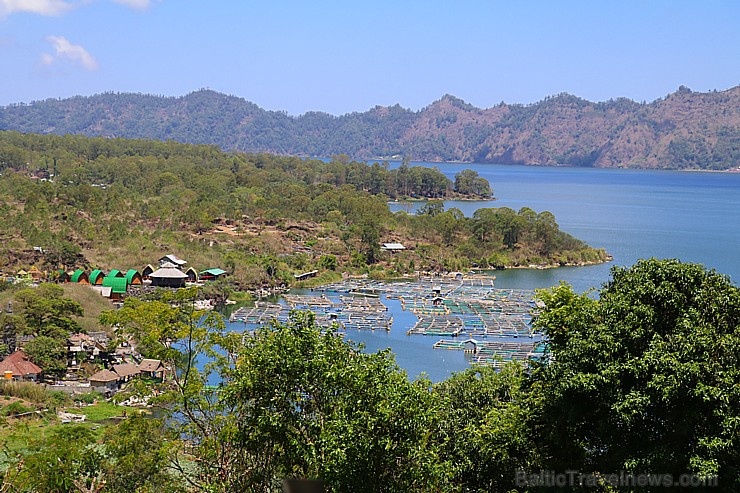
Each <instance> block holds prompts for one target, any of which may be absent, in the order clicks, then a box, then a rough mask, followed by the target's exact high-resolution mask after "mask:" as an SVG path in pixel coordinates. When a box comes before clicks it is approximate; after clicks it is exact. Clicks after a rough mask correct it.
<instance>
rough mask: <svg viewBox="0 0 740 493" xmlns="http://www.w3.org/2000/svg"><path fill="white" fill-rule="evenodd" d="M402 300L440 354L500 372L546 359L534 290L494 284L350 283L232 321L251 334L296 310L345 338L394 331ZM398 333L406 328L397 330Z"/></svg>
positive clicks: (415, 331) (417, 329)
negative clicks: (508, 365) (394, 310)
mask: <svg viewBox="0 0 740 493" xmlns="http://www.w3.org/2000/svg"><path fill="white" fill-rule="evenodd" d="M385 300H397V301H398V302H399V303H400V306H401V309H402V310H403V311H406V312H409V313H413V314H414V315H415V318H416V321H415V323H414V324H413V325H412V326H410V327H403V330H404V331H405V333H406V334H407V335H409V336H416V335H424V336H432V337H437V338H441V337H445V338H447V337H452V338H453V339H452V340H449V339H440V340H438V341H436V342H434V343H432V344H433V347H434V348H435V349H453V350H460V351H465V352H466V354H469V355H470V361H471V362H472V363H476V364H483V365H491V366H498V365H500V364H501V363H502V362H506V361H510V360H526V359H530V358H538V357H541V356H542V354H543V351H544V343H543V342H542V339H543V336H542V334H541V333H538V332H535V331H534V330H533V329H532V317H533V315H534V314H535V313H536V311H537V308H538V307H537V305H536V303H535V301H534V292H533V291H531V290H516V289H497V288H495V287H494V280H493V278H491V277H486V276H479V277H465V278H461V277H460V276H458V277H457V278H451V277H428V278H419V279H415V280H414V281H410V282H408V281H406V282H382V281H373V280H367V279H349V280H345V281H342V282H338V283H333V284H329V285H325V286H321V287H318V288H313V289H312V290H311V291H310V292H307V293H306V294H290V293H289V294H285V295H283V297H282V301H281V303H263V302H257V303H255V305H254V306H253V307H244V308H240V309H239V310H237V311H236V312H234V313H233V314H232V315H231V317H230V321H231V322H243V323H244V324H246V325H247V326H248V327H249V328H256V327H259V326H262V325H267V324H269V323H270V322H272V321H277V322H285V321H287V320H288V319H289V316H290V312H291V311H292V310H310V311H312V312H313V313H314V314H315V316H316V322H317V324H318V325H319V326H321V327H334V328H336V329H338V330H340V331H348V330H385V331H390V330H391V328H392V326H393V321H394V319H393V317H392V314H391V312H390V311H389V309H388V306H386V304H385V303H384V301H385ZM396 330H398V328H397V327H396Z"/></svg>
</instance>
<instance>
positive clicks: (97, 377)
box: [88, 370, 118, 395]
mask: <svg viewBox="0 0 740 493" xmlns="http://www.w3.org/2000/svg"><path fill="white" fill-rule="evenodd" d="M88 381H89V382H90V387H92V388H93V389H94V390H97V391H98V392H100V393H101V394H103V395H110V394H112V393H114V392H116V391H117V390H118V375H117V374H116V373H115V372H112V371H110V370H100V371H99V372H97V373H96V374H94V375H92V376H91V377H90V378H88Z"/></svg>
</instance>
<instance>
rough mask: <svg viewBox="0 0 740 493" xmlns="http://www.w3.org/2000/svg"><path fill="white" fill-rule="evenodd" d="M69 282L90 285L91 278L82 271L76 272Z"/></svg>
mask: <svg viewBox="0 0 740 493" xmlns="http://www.w3.org/2000/svg"><path fill="white" fill-rule="evenodd" d="M69 280H70V282H76V283H78V284H90V276H89V275H88V274H87V272H85V271H84V270H82V269H77V270H76V271H74V272H73V273H72V276H71V277H70V278H69Z"/></svg>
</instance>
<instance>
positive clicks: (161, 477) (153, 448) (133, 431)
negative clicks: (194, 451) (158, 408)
mask: <svg viewBox="0 0 740 493" xmlns="http://www.w3.org/2000/svg"><path fill="white" fill-rule="evenodd" d="M170 431H171V430H168V429H167V428H166V427H165V423H164V420H162V419H159V418H153V417H149V416H132V417H130V418H128V419H126V420H124V421H122V422H121V423H120V424H119V425H118V426H115V427H111V428H108V429H107V430H106V432H105V437H104V444H105V449H104V456H105V459H106V461H105V462H104V463H103V464H102V465H101V469H103V478H104V480H105V489H104V490H103V492H104V493H129V492H141V493H143V492H155V491H156V492H160V493H164V492H167V493H172V492H180V491H182V492H184V491H186V490H185V488H184V487H183V484H182V481H180V479H179V478H177V477H176V476H175V475H174V474H173V471H172V470H171V469H170V468H169V466H170V465H171V461H172V454H173V452H174V451H175V446H176V445H175V444H177V439H176V438H175V437H171V436H169V435H168V433H169V432H170Z"/></svg>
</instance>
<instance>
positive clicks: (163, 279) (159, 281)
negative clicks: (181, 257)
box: [149, 262, 188, 288]
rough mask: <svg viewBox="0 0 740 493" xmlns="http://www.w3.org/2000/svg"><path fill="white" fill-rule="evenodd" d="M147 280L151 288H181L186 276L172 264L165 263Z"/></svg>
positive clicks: (183, 285)
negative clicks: (149, 281) (150, 283)
mask: <svg viewBox="0 0 740 493" xmlns="http://www.w3.org/2000/svg"><path fill="white" fill-rule="evenodd" d="M149 278H150V279H151V280H152V286H159V287H164V288H183V287H185V280H186V279H187V278H188V276H187V275H185V273H184V272H183V271H181V270H180V269H178V268H177V267H176V266H175V265H174V264H171V263H169V262H166V263H165V264H163V265H162V267H160V268H159V269H157V270H155V271H154V272H152V273H151V275H150V276H149Z"/></svg>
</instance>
